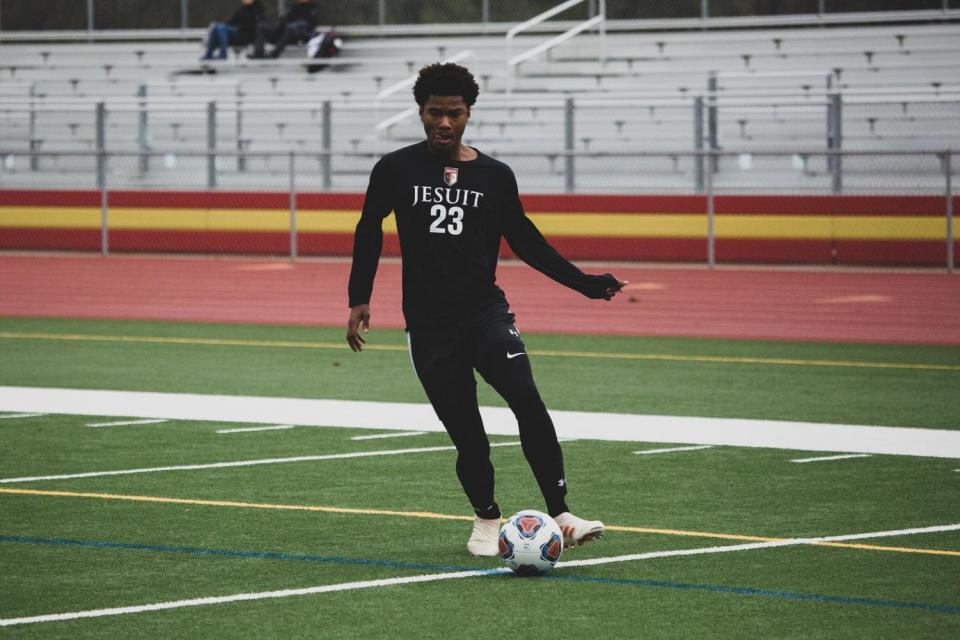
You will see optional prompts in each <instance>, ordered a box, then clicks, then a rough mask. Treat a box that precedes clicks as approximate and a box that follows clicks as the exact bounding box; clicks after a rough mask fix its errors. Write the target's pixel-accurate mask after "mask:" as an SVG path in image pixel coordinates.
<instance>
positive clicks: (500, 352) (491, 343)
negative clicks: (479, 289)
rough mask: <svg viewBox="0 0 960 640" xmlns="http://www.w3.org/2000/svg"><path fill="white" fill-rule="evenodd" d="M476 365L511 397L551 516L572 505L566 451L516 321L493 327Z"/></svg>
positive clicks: (524, 445)
mask: <svg viewBox="0 0 960 640" xmlns="http://www.w3.org/2000/svg"><path fill="white" fill-rule="evenodd" d="M475 358H476V367H477V371H479V372H480V375H482V376H483V379H484V380H486V381H487V383H488V384H490V386H491V387H493V388H494V390H496V392H497V393H499V394H500V396H501V397H502V398H503V399H504V400H506V401H507V405H508V406H509V407H510V410H511V411H513V414H514V415H515V416H516V418H517V425H518V427H519V429H520V441H521V446H522V448H523V454H524V455H525V456H526V458H527V462H528V463H529V464H530V468H531V469H532V470H533V475H534V477H535V478H536V479H537V484H539V485H540V491H541V493H543V498H544V500H545V501H546V503H547V511H548V512H549V513H550V515H551V516H553V515H557V514H559V513H563V512H564V511H567V503H566V501H565V499H564V496H566V494H567V486H566V484H567V483H566V478H565V477H564V471H563V451H562V450H561V449H560V443H559V442H558V441H557V433H556V430H555V429H554V427H553V421H552V420H551V419H550V414H549V413H547V408H546V406H545V405H544V404H543V399H542V398H541V397H540V391H539V390H538V389H537V384H536V382H534V379H533V370H532V369H531V368H530V358H529V356H528V355H527V348H526V345H524V343H523V340H522V339H521V338H520V333H519V332H518V331H517V329H516V327H515V326H514V325H513V323H512V322H501V323H497V324H496V325H494V326H491V327H488V328H487V329H486V330H485V331H484V332H483V333H482V335H481V336H480V338H479V340H478V351H477V353H476V355H475Z"/></svg>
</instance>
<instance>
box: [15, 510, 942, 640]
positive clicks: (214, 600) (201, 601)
mask: <svg viewBox="0 0 960 640" xmlns="http://www.w3.org/2000/svg"><path fill="white" fill-rule="evenodd" d="M957 530H960V524H950V525H939V526H933V527H921V528H916V529H899V530H895V531H875V532H871V533H855V534H850V535H840V536H824V537H820V538H790V539H786V540H773V541H769V542H750V543H746V544H732V545H723V546H714V547H700V548H698V549H676V550H672V551H651V552H649V553H636V554H631V555H622V556H612V557H608V558H591V559H587V560H572V561H570V562H560V563H558V564H557V570H561V569H564V568H569V567H587V566H596V565H603V564H615V563H621V562H635V561H638V560H655V559H658V558H675V557H683V556H698V555H707V554H714V553H730V552H734V551H750V550H753V549H767V548H774V547H788V546H798V545H809V544H815V543H817V542H840V541H844V540H862V539H865V538H892V537H896V536H905V535H915V534H921V533H939V532H944V531H957ZM509 571H510V570H509V569H507V568H505V567H504V568H500V569H482V570H476V571H451V572H448V573H431V574H424V575H419V576H408V577H405V578H386V579H382V580H363V581H359V582H343V583H339V584H328V585H321V586H317V587H306V588H300V589H283V590H280V591H262V592H259V593H239V594H236V595H232V596H210V597H206V598H192V599H190V600H174V601H169V602H158V603H155V604H146V605H137V606H131V607H111V608H107V609H90V610H87V611H73V612H68V613H53V614H47V615H39V616H30V617H23V618H5V619H0V627H5V626H13V625H22V624H34V623H38V622H58V621H63V620H77V619H80V618H99V617H104V616H116V615H123V614H131V613H144V612H147V611H162V610H167V609H180V608H183V607H197V606H204V605H214V604H225V603H228V602H242V601H250V600H265V599H268V598H289V597H291V596H302V595H312V594H317V593H330V592H335V591H349V590H357V589H371V588H378V587H392V586H396V585H401V584H415V583H422V582H436V581H438V580H456V579H460V578H472V577H477V576H486V575H493V574H503V573H509Z"/></svg>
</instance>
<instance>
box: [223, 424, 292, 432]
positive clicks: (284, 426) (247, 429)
mask: <svg viewBox="0 0 960 640" xmlns="http://www.w3.org/2000/svg"><path fill="white" fill-rule="evenodd" d="M296 428H297V425H295V424H277V425H273V426H272V427H241V428H239V429H217V433H250V432H251V431H282V430H283V429H296Z"/></svg>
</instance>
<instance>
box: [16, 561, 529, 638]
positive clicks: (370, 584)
mask: <svg viewBox="0 0 960 640" xmlns="http://www.w3.org/2000/svg"><path fill="white" fill-rule="evenodd" d="M508 571H510V569H507V568H506V567H504V568H503V569H494V570H489V569H486V570H477V571H451V572H449V573H431V574H426V575H419V576H408V577H405V578H386V579H383V580H362V581H360V582H341V583H339V584H325V585H321V586H318V587H305V588H302V589H283V590H280V591H261V592H259V593H238V594H236V595H232V596H211V597H207V598H193V599H190V600H174V601H171V602H158V603H156V604H145V605H139V606H133V607H112V608H109V609H91V610H87V611H74V612H71V613H54V614H49V615H44V616H31V617H25V618H6V619H0V627H8V626H13V625H19V624H34V623H37V622H58V621H62V620H77V619H80V618H100V617H104V616H119V615H123V614H128V613H144V612H146V611H163V610H166V609H181V608H183V607H201V606H204V605H211V604H225V603H227V602H244V601H250V600H266V599H268V598H289V597H291V596H305V595H311V594H315V593H331V592H334V591H350V590H355V589H370V588H374V587H392V586H395V585H398V584H413V583H417V582H436V581H437V580H456V579H458V578H471V577H473V576H482V575H487V574H491V573H506V572H508Z"/></svg>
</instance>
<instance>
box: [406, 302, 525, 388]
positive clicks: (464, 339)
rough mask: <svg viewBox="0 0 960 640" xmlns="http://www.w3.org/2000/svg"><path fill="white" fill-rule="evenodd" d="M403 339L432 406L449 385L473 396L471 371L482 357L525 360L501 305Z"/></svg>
mask: <svg viewBox="0 0 960 640" xmlns="http://www.w3.org/2000/svg"><path fill="white" fill-rule="evenodd" d="M407 340H408V342H409V346H410V359H411V361H412V362H413V368H414V370H416V372H417V377H419V378H420V382H421V384H422V385H423V388H424V390H425V391H426V392H427V397H428V398H429V399H430V402H431V403H432V404H433V405H434V406H435V407H436V405H437V401H438V400H439V399H440V397H441V395H445V394H446V393H447V392H448V391H449V390H450V387H451V385H452V386H454V387H456V388H459V389H461V390H463V391H466V387H468V386H469V387H471V389H472V390H474V391H473V392H474V393H475V387H476V381H475V378H474V376H473V370H474V369H475V368H478V367H480V365H481V362H482V361H483V359H484V358H488V357H493V356H494V355H495V356H496V357H502V358H505V359H507V360H511V359H514V358H526V357H527V349H526V346H525V345H524V344H523V339H522V338H521V336H520V332H519V331H518V330H517V327H516V325H514V315H513V313H511V312H510V309H509V307H507V305H505V304H500V305H496V306H495V307H492V308H491V309H490V310H489V311H487V312H485V313H483V314H481V315H480V316H478V317H475V318H467V319H464V320H463V321H461V322H458V323H455V324H452V325H449V326H442V327H430V328H424V329H408V331H407ZM500 352H502V354H501V353H500Z"/></svg>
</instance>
